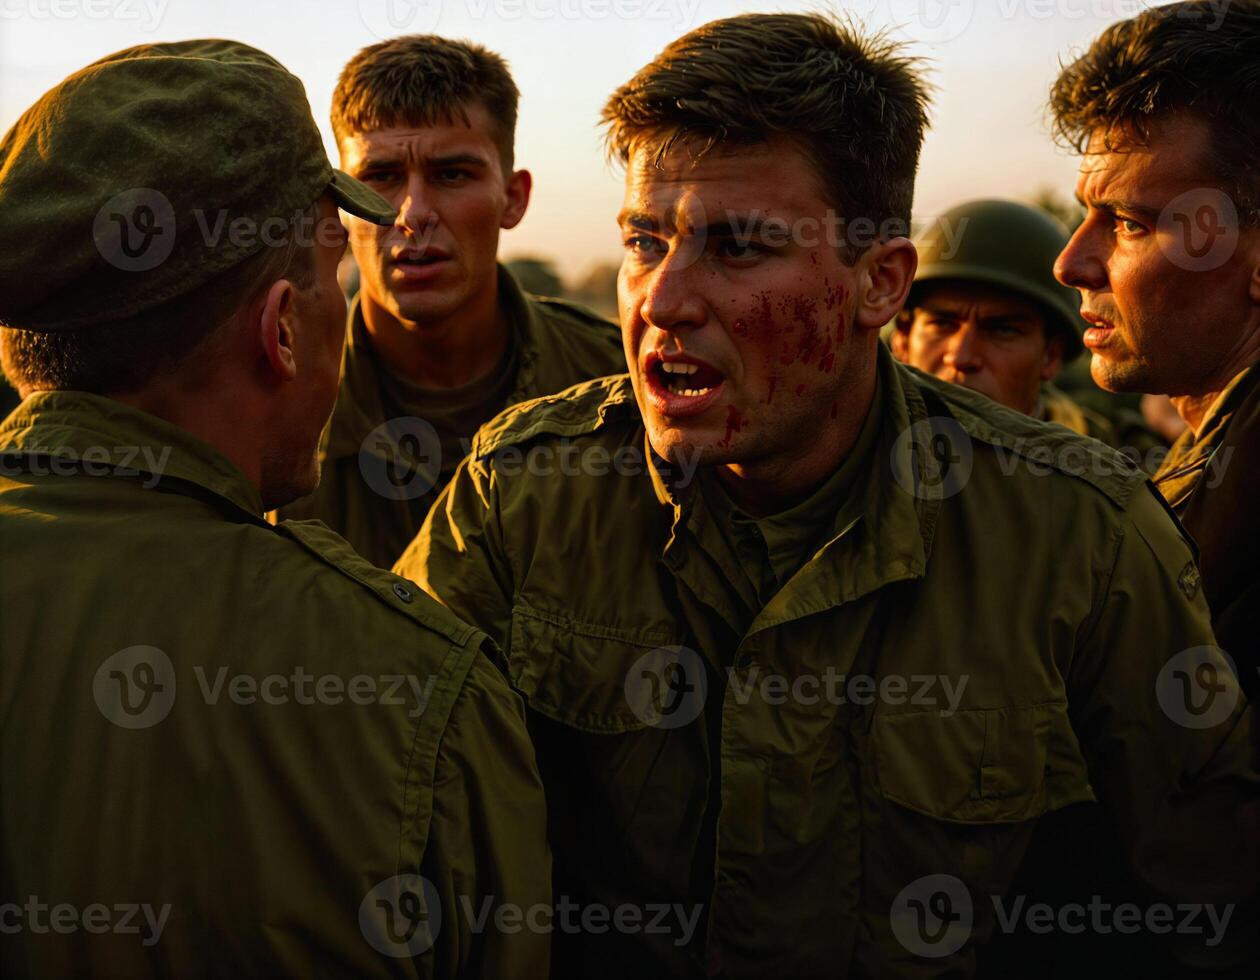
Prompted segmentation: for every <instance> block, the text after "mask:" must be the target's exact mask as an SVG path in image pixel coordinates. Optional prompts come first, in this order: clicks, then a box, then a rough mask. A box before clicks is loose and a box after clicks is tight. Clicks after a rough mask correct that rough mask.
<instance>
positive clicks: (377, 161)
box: [354, 153, 402, 171]
mask: <svg viewBox="0 0 1260 980" xmlns="http://www.w3.org/2000/svg"><path fill="white" fill-rule="evenodd" d="M401 162H402V157H400V156H398V155H396V154H395V155H387V154H384V153H378V154H376V155H375V156H365V157H364V158H363V159H362V160H360V161H359V162H358V163H357V164H356V165H355V168H354V169H355V170H360V171H361V170H372V169H375V168H376V167H396V166H398V164H399V163H401Z"/></svg>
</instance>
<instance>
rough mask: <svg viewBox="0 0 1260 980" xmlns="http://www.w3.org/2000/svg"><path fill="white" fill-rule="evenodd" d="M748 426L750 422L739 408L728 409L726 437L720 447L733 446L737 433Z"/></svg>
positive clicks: (731, 407)
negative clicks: (732, 441)
mask: <svg viewBox="0 0 1260 980" xmlns="http://www.w3.org/2000/svg"><path fill="white" fill-rule="evenodd" d="M747 424H748V420H747V419H745V418H744V416H743V415H742V414H740V411H739V409H738V408H736V407H735V406H734V405H730V406H728V407H727V409H726V437H725V438H724V439H723V440H722V441H721V442H720V443H718V445H720V446H723V447H726V446H729V445H730V444H731V438H732V437H733V436H734V435H735V433H736V432H739V431H740V429H742V428H744V426H746V425H747Z"/></svg>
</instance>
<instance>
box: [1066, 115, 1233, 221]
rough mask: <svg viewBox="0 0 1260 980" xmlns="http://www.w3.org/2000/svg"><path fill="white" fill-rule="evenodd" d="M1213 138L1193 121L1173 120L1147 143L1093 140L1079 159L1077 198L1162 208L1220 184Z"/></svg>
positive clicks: (1158, 128)
mask: <svg viewBox="0 0 1260 980" xmlns="http://www.w3.org/2000/svg"><path fill="white" fill-rule="evenodd" d="M1210 149H1211V147H1210V135H1209V132H1208V129H1207V127H1206V126H1204V125H1203V124H1201V123H1198V122H1197V121H1193V120H1181V119H1169V120H1165V121H1162V122H1157V123H1155V124H1153V125H1152V127H1151V130H1150V137H1149V139H1148V140H1147V141H1146V142H1144V143H1137V142H1134V141H1132V140H1123V139H1121V140H1118V141H1116V142H1115V144H1114V146H1113V147H1112V148H1108V146H1107V137H1106V134H1104V133H1102V132H1097V131H1096V132H1095V133H1093V134H1092V135H1091V137H1090V141H1089V145H1088V146H1087V147H1086V151H1085V155H1084V156H1083V157H1082V158H1081V166H1080V174H1079V176H1078V179H1077V193H1078V195H1079V196H1080V197H1081V198H1082V199H1083V200H1084V201H1085V202H1086V203H1089V202H1091V201H1098V200H1118V201H1129V200H1132V201H1134V202H1136V203H1146V204H1149V205H1153V206H1162V205H1163V204H1164V203H1165V202H1167V201H1168V200H1170V199H1171V198H1173V197H1175V196H1176V195H1178V194H1180V193H1182V192H1183V191H1186V190H1189V189H1191V188H1194V187H1203V186H1206V185H1212V184H1214V183H1215V182H1216V181H1215V179H1214V177H1213V175H1212V172H1211V167H1210V160H1211V154H1210Z"/></svg>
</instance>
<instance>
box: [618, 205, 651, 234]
mask: <svg viewBox="0 0 1260 980" xmlns="http://www.w3.org/2000/svg"><path fill="white" fill-rule="evenodd" d="M617 226H618V227H619V228H637V229H638V230H639V231H651V232H655V231H657V230H658V229H659V228H660V224H659V223H658V222H657V220H656V219H655V218H653V217H652V216H651V215H650V214H648V213H647V212H646V211H631V210H625V211H622V212H621V213H620V214H618V215H617Z"/></svg>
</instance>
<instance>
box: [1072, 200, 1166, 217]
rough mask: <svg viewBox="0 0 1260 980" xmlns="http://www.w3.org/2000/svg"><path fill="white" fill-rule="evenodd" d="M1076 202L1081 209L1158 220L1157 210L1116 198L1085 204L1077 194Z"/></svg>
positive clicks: (1158, 210)
mask: <svg viewBox="0 0 1260 980" xmlns="http://www.w3.org/2000/svg"><path fill="white" fill-rule="evenodd" d="M1076 200H1077V201H1078V202H1079V203H1080V205H1081V207H1085V208H1088V207H1094V208H1097V209H1098V210H1099V211H1106V212H1108V213H1110V214H1117V213H1119V212H1121V211H1123V212H1125V213H1127V214H1138V215H1141V216H1142V217H1144V218H1158V217H1159V212H1160V209H1159V208H1154V207H1151V206H1150V205H1149V204H1139V203H1138V202H1137V201H1125V200H1122V199H1121V198H1116V197H1107V198H1101V199H1099V200H1097V201H1093V202H1091V203H1086V202H1085V201H1084V200H1082V199H1081V196H1080V195H1079V194H1078V195H1076Z"/></svg>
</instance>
